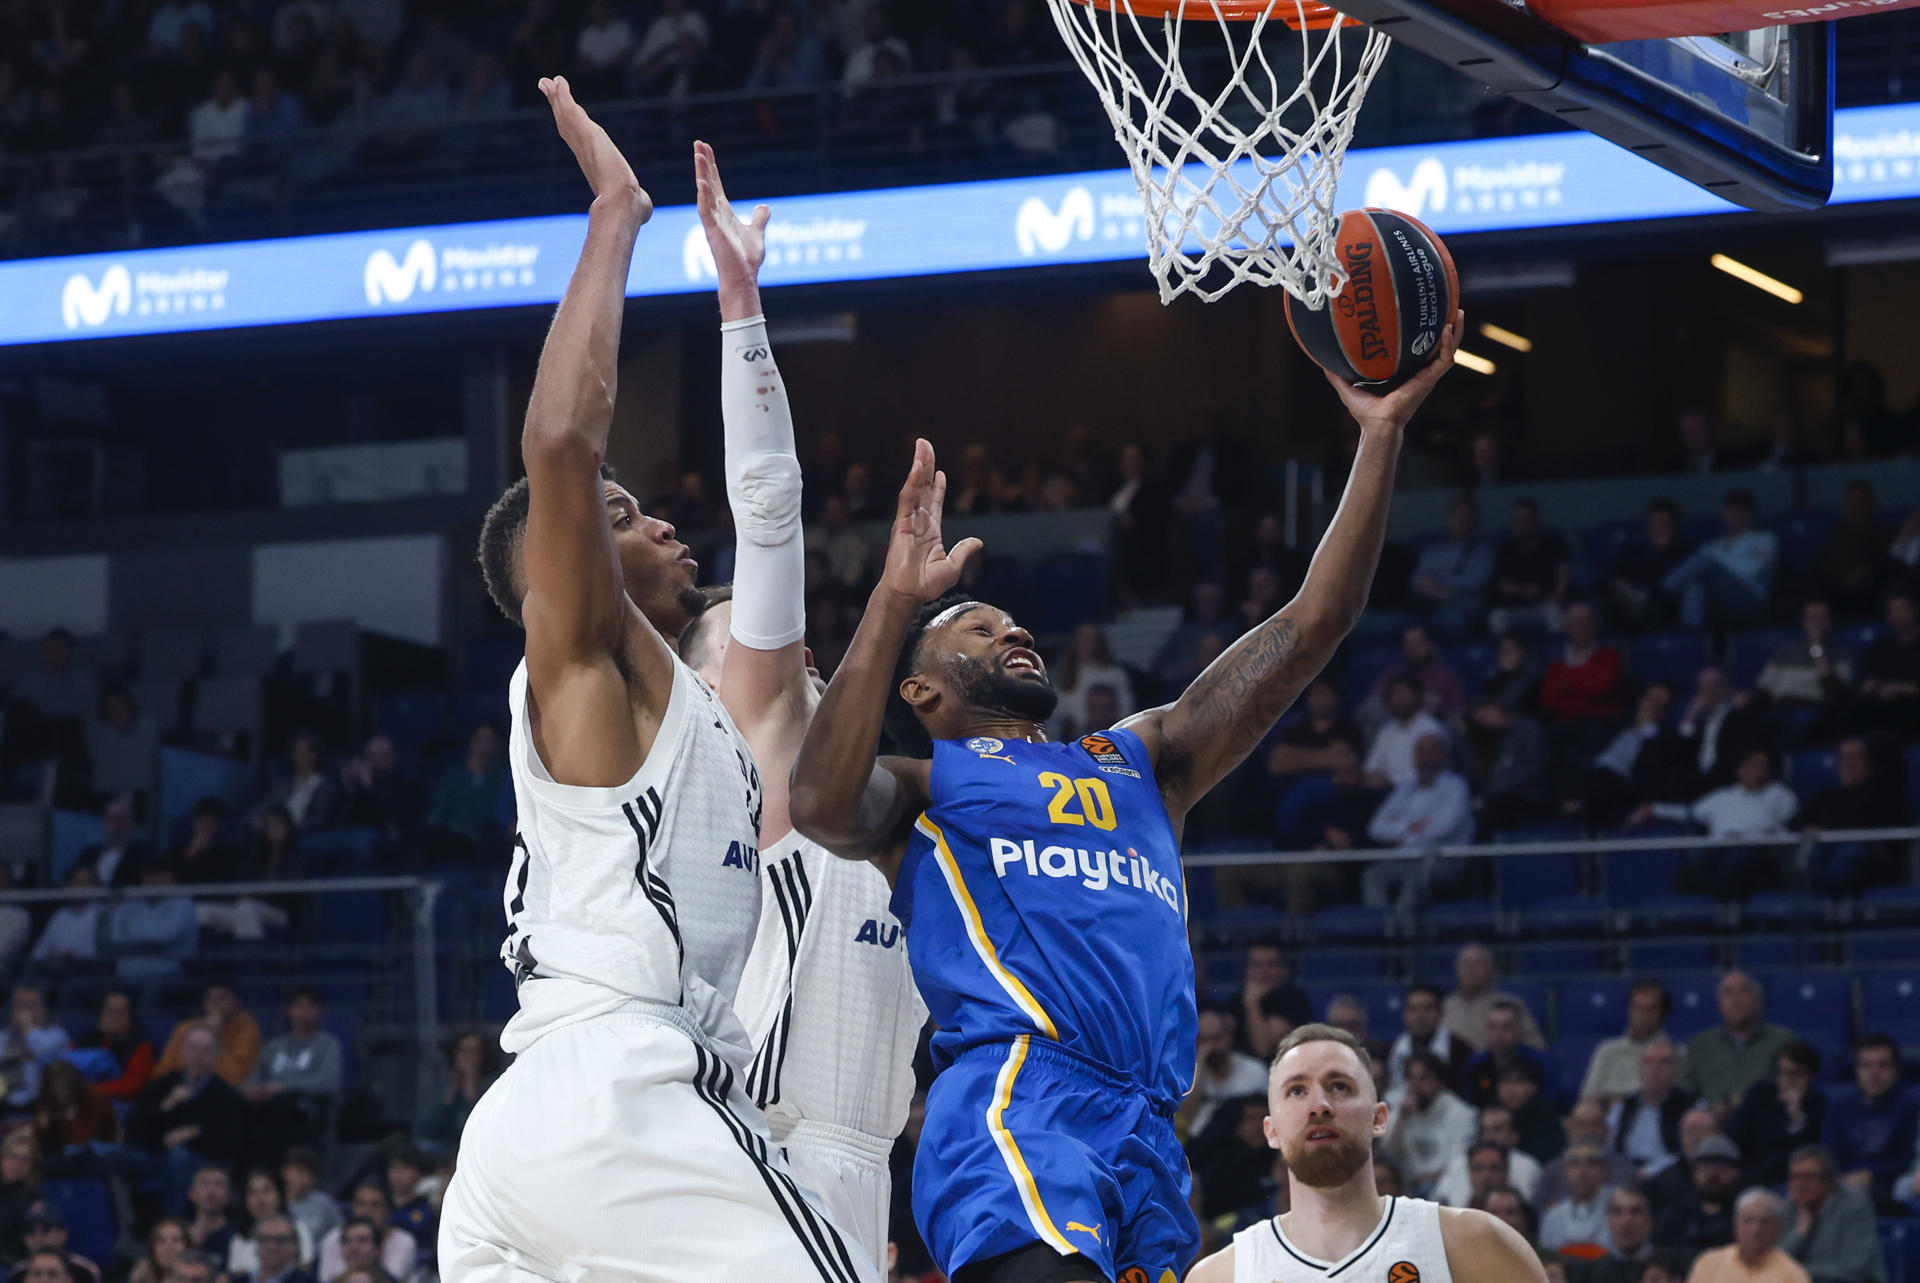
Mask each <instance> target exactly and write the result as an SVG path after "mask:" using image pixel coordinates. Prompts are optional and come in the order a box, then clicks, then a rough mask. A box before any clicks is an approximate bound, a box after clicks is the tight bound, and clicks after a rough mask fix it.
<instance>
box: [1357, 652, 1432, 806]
mask: <svg viewBox="0 0 1920 1283" xmlns="http://www.w3.org/2000/svg"><path fill="white" fill-rule="evenodd" d="M1420 700H1421V694H1420V687H1419V684H1418V683H1416V682H1414V681H1413V680H1412V679H1411V678H1408V677H1405V676H1402V677H1400V678H1397V679H1395V680H1394V681H1392V682H1389V683H1388V684H1387V695H1386V703H1387V720H1386V721H1385V722H1384V723H1382V724H1381V726H1380V729H1379V730H1377V731H1375V732H1374V735H1373V743H1372V744H1371V745H1370V746H1369V747H1368V749H1367V760H1366V763H1365V766H1364V767H1363V769H1364V771H1365V777H1364V778H1365V780H1366V783H1367V787H1369V788H1376V789H1387V788H1395V787H1397V786H1399V785H1401V784H1405V783H1407V782H1409V781H1411V780H1414V779H1416V778H1417V777H1418V776H1419V774H1420V768H1419V766H1418V765H1417V764H1416V763H1415V761H1414V746H1415V745H1416V744H1418V743H1419V742H1420V741H1421V740H1422V739H1424V738H1425V737H1426V736H1429V735H1437V736H1439V737H1440V742H1441V743H1442V744H1445V743H1446V742H1447V728H1446V727H1444V726H1442V725H1441V724H1440V722H1439V721H1438V720H1436V719H1435V718H1434V716H1433V714H1431V713H1429V712H1427V711H1426V709H1424V708H1422V707H1421V705H1420Z"/></svg>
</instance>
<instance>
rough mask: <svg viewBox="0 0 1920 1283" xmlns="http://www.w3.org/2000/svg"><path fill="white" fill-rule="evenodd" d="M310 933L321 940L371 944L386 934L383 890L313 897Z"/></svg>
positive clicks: (384, 894) (345, 892)
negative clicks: (312, 932)
mask: <svg viewBox="0 0 1920 1283" xmlns="http://www.w3.org/2000/svg"><path fill="white" fill-rule="evenodd" d="M313 930H314V937H315V938H316V939H317V940H319V941H321V942H322V943H325V944H350V943H355V942H361V943H367V944H371V943H373V942H374V941H376V940H384V939H386V938H387V896H386V893H385V892H384V891H340V892H335V893H334V894H331V895H318V896H315V897H314V914H313Z"/></svg>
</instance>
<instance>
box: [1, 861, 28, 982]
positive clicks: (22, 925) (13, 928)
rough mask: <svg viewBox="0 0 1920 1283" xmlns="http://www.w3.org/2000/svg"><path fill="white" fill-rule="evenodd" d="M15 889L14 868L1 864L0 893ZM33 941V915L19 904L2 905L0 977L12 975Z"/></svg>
mask: <svg viewBox="0 0 1920 1283" xmlns="http://www.w3.org/2000/svg"><path fill="white" fill-rule="evenodd" d="M12 889H13V866H12V865H11V864H7V863H5V862H0V891H11V890H12ZM32 940H33V915H32V914H30V913H28V912H27V910H26V908H25V907H24V906H22V905H18V904H0V975H10V974H12V972H13V965H14V963H16V962H18V961H19V960H20V955H21V954H23V953H25V952H26V949H27V945H28V943H29V942H31V941H32Z"/></svg>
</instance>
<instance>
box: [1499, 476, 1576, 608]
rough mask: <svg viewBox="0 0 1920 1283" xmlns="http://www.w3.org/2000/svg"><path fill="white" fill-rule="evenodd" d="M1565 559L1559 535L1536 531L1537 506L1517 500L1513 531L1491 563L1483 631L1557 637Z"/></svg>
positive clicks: (1564, 588) (1564, 594)
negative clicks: (1517, 631) (1490, 589)
mask: <svg viewBox="0 0 1920 1283" xmlns="http://www.w3.org/2000/svg"><path fill="white" fill-rule="evenodd" d="M1568 561H1569V555H1568V552H1567V541H1566V539H1565V538H1564V537H1562V535H1561V534H1560V532H1559V531H1557V530H1548V529H1545V528H1543V527H1542V526H1541V525H1540V505H1539V504H1538V503H1537V502H1536V501H1534V500H1532V499H1516V500H1515V501H1514V504H1513V526H1512V529H1511V530H1510V532H1509V533H1508V535H1507V537H1506V538H1505V539H1504V540H1502V541H1501V543H1500V551H1499V552H1498V553H1497V554H1495V556H1494V559H1493V592H1492V594H1491V595H1490V597H1489V598H1488V600H1489V601H1490V602H1491V603H1492V606H1493V609H1491V610H1489V611H1488V612H1487V628H1488V629H1489V630H1490V631H1492V632H1495V633H1504V632H1506V631H1508V630H1509V629H1513V628H1519V629H1522V630H1524V631H1526V632H1530V633H1542V632H1544V633H1557V632H1559V631H1560V612H1561V608H1562V607H1563V606H1564V605H1565V604H1566V597H1567V584H1568V582H1569V579H1568V569H1567V563H1568Z"/></svg>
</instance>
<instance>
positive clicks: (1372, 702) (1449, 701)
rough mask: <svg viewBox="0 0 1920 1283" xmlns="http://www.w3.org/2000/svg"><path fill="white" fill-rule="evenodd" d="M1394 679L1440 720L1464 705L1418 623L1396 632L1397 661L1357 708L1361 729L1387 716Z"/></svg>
mask: <svg viewBox="0 0 1920 1283" xmlns="http://www.w3.org/2000/svg"><path fill="white" fill-rule="evenodd" d="M1255 622H1257V621H1255ZM1396 681H1410V682H1412V683H1413V684H1414V685H1415V686H1416V687H1418V688H1419V691H1420V707H1421V708H1423V709H1425V710H1426V711H1427V712H1429V713H1431V714H1433V716H1434V717H1436V718H1437V719H1439V720H1440V721H1441V722H1442V723H1451V722H1453V721H1454V720H1455V719H1457V718H1458V717H1459V716H1460V714H1461V712H1462V711H1463V710H1464V709H1465V708H1466V706H1467V688H1466V687H1465V686H1463V685H1461V683H1460V678H1459V676H1458V675H1457V674H1456V673H1455V672H1454V671H1453V670H1452V669H1451V668H1448V667H1447V662H1446V660H1444V659H1442V658H1441V657H1440V652H1439V651H1438V650H1436V649H1435V648H1434V645H1433V638H1431V637H1429V636H1428V635H1427V630H1426V629H1425V628H1422V627H1421V626H1420V625H1418V624H1415V625H1414V626H1413V627H1411V628H1409V629H1407V630H1406V631H1404V632H1403V633H1402V634H1401V635H1400V659H1399V661H1398V662H1397V663H1395V664H1392V665H1390V666H1389V667H1388V668H1387V669H1386V670H1385V671H1384V672H1382V673H1381V674H1380V676H1379V677H1378V678H1376V679H1375V680H1374V683H1373V691H1372V693H1371V694H1369V695H1368V696H1367V702H1366V703H1365V704H1364V705H1362V706H1361V709H1360V714H1359V717H1360V724H1361V727H1362V728H1363V729H1365V730H1368V731H1373V730H1376V729H1378V728H1379V726H1380V725H1381V724H1382V723H1383V722H1385V721H1386V719H1387V718H1388V717H1389V716H1390V713H1389V709H1388V701H1387V691H1388V689H1389V688H1390V687H1391V686H1392V685H1393V683H1394V682H1396Z"/></svg>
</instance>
